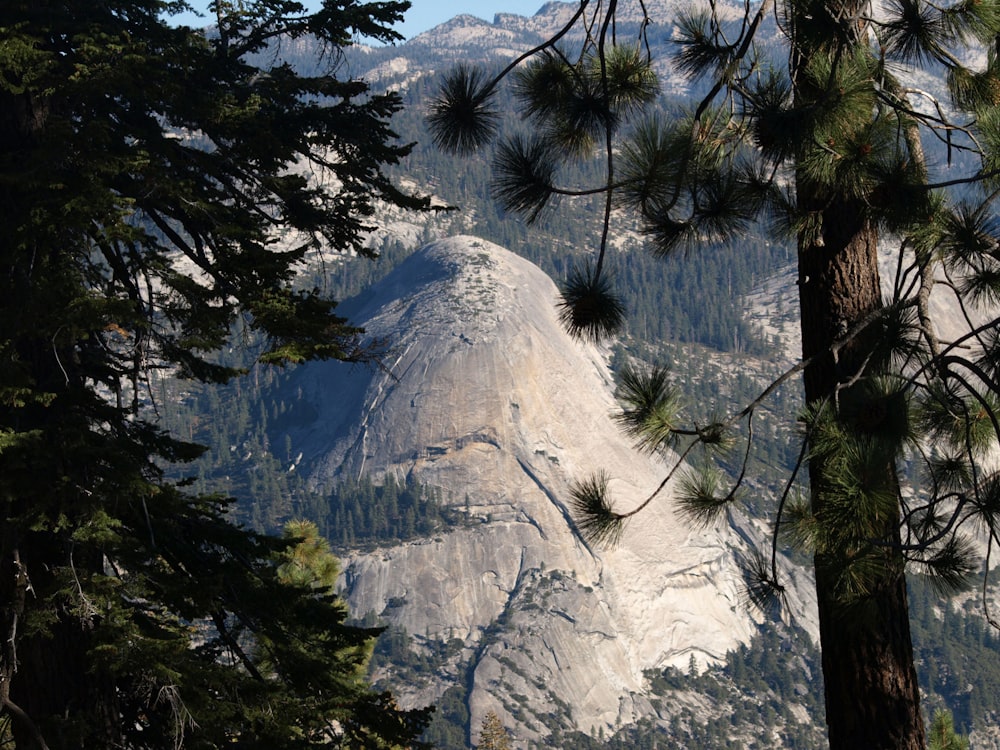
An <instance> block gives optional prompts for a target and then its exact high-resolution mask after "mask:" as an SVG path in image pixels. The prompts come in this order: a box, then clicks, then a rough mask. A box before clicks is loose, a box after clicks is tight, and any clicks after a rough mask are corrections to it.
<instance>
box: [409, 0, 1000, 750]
mask: <svg viewBox="0 0 1000 750" xmlns="http://www.w3.org/2000/svg"><path fill="white" fill-rule="evenodd" d="M626 7H627V10H625V8H626ZM659 13H660V11H659V10H658V6H657V4H655V3H652V2H646V3H642V2H639V3H631V2H630V3H627V4H626V3H618V2H616V1H615V0H586V1H583V2H580V3H579V4H578V8H577V12H576V13H575V15H573V17H572V18H571V19H570V20H569V21H568V22H567V23H566V25H565V27H564V28H563V29H561V30H560V31H559V33H558V34H556V35H555V36H554V37H553V38H552V39H551V40H549V41H547V42H545V43H543V44H541V45H540V46H539V47H538V48H536V49H533V50H530V51H528V52H527V53H525V54H524V55H522V56H521V57H520V58H519V59H518V60H516V61H514V62H513V63H512V64H511V65H510V66H509V67H508V68H506V69H505V70H503V71H502V72H500V73H499V74H498V75H496V76H495V77H489V76H486V75H484V74H482V73H480V72H478V71H472V70H469V69H464V68H463V69H459V70H457V71H455V72H454V73H452V74H451V75H449V76H448V77H447V79H446V81H445V83H444V85H443V86H442V88H441V90H440V93H439V95H438V97H437V98H436V99H435V101H433V102H432V104H431V109H430V115H429V119H430V123H431V126H432V128H433V129H434V133H435V138H436V140H437V142H438V144H439V145H440V146H442V147H445V148H449V149H452V150H454V151H457V152H466V151H470V150H473V149H475V148H479V147H481V146H483V145H485V144H487V143H490V142H492V140H493V139H494V137H495V134H496V132H497V113H496V111H495V110H494V107H493V105H492V103H491V101H492V97H493V96H494V94H495V93H496V92H497V91H498V88H499V86H500V84H501V83H502V82H503V81H505V80H508V79H511V80H512V83H513V90H514V94H515V96H516V97H518V98H519V99H520V100H521V103H522V107H521V111H523V112H524V113H525V117H526V119H527V121H528V124H529V125H530V128H529V130H530V132H531V133H532V135H530V136H522V135H515V136H512V137H505V138H503V139H501V140H500V142H499V144H498V145H497V148H496V152H495V157H494V186H493V191H494V195H495V196H496V198H497V199H498V200H499V202H500V203H501V204H502V205H503V207H504V208H505V209H507V210H510V211H516V212H519V213H521V214H523V215H524V216H526V217H527V218H528V219H529V221H530V220H534V219H535V218H536V217H537V216H538V215H539V214H540V213H541V212H542V211H544V210H547V209H548V208H549V206H550V204H551V203H553V202H554V199H557V198H563V199H565V198H569V197H573V196H578V197H584V196H595V195H603V196H604V199H605V204H604V206H605V221H604V233H603V236H602V237H601V238H600V239H599V240H598V239H596V238H595V243H594V245H595V252H594V261H593V263H592V264H591V265H590V266H589V267H588V268H586V269H585V270H583V271H580V272H578V273H576V274H575V275H573V276H571V277H570V278H569V279H568V280H567V281H566V282H565V283H564V285H563V289H562V302H561V310H562V315H563V320H564V322H565V323H566V325H567V326H568V328H569V330H570V331H572V332H573V333H575V334H576V335H578V336H580V337H584V338H591V339H603V338H605V337H607V336H610V335H612V334H614V333H616V332H617V331H619V330H620V328H621V325H622V316H623V307H622V305H621V303H620V301H619V300H618V298H617V297H616V296H615V292H614V289H613V287H612V284H611V282H610V279H609V266H612V265H613V257H612V255H610V254H609V253H608V252H607V250H608V231H609V227H610V222H611V219H612V217H613V215H614V214H613V210H614V209H622V210H626V211H629V212H631V215H633V216H637V217H638V221H639V222H640V224H641V229H642V231H643V232H644V233H645V235H646V238H647V240H648V245H649V247H650V248H651V250H652V251H653V252H654V253H656V254H657V255H660V256H664V257H669V256H673V255H676V254H679V253H682V252H689V253H694V252H707V251H709V248H710V247H711V246H712V245H713V244H718V243H724V242H727V241H730V240H731V239H732V238H734V237H740V236H743V235H745V234H746V233H747V232H748V231H751V230H752V229H753V228H754V227H755V226H762V227H763V228H764V229H765V231H770V232H772V233H773V234H774V235H776V236H781V237H789V238H792V239H793V240H794V241H795V242H796V243H797V247H798V255H797V259H798V278H797V283H798V289H799V302H800V320H801V332H802V359H801V360H800V362H799V363H798V364H797V365H796V366H795V367H794V368H793V369H792V370H791V371H789V372H788V373H786V374H785V375H784V376H783V377H782V378H781V379H780V380H779V381H778V382H777V383H775V384H774V385H773V386H772V387H770V388H768V389H766V390H765V391H764V392H763V393H761V395H760V397H759V398H758V399H756V400H754V401H753V402H752V403H750V404H747V405H746V407H745V408H744V409H742V410H741V411H740V412H739V413H737V414H734V415H732V416H730V417H726V418H723V419H719V420H718V421H716V422H713V423H710V424H700V425H694V424H690V422H689V421H688V420H690V417H689V418H687V420H686V419H685V416H684V414H683V410H682V408H681V402H680V398H679V396H678V393H677V391H676V390H675V389H674V387H673V386H672V385H671V383H670V378H669V373H668V372H667V371H666V370H665V369H664V368H661V367H654V368H649V369H646V370H644V369H641V368H633V369H631V370H626V372H625V373H624V375H623V378H622V383H621V387H620V391H619V395H620V398H621V401H622V405H623V411H622V413H621V415H620V418H621V423H622V425H623V427H624V428H625V429H626V430H627V431H628V432H629V433H630V434H631V435H633V436H634V437H635V439H636V441H637V443H638V445H639V447H640V448H641V449H644V450H648V451H649V452H651V453H652V452H662V453H663V454H664V455H666V456H668V457H673V458H671V459H670V460H672V461H673V462H674V466H675V468H674V470H671V471H670V475H669V476H668V477H667V479H670V478H671V477H672V476H673V475H674V474H675V472H677V471H678V470H680V472H679V476H681V477H682V479H681V481H679V482H675V483H673V486H674V487H675V489H674V491H673V494H674V495H675V496H676V498H677V500H678V502H679V504H680V510H681V512H683V513H685V514H687V515H688V516H690V517H691V518H693V519H695V520H696V521H699V522H705V523H710V522H712V521H713V520H714V519H716V518H717V517H719V516H720V514H721V515H724V514H725V512H726V509H727V508H730V507H732V506H733V504H734V503H736V502H738V501H739V498H740V496H741V494H742V493H743V492H744V491H745V490H744V479H745V478H746V466H747V463H746V462H747V460H748V457H749V456H750V455H751V452H752V449H753V446H752V442H750V440H749V439H748V444H747V445H746V446H744V447H743V448H742V449H741V450H743V451H745V452H744V453H743V461H744V463H743V469H742V470H741V471H740V472H739V475H738V477H737V478H736V479H735V480H733V481H732V483H731V484H730V485H729V486H726V481H724V480H722V479H721V474H719V473H718V472H717V471H710V472H707V473H692V472H688V471H687V470H683V469H682V468H681V461H683V460H684V459H685V458H686V457H688V456H689V455H690V454H691V451H692V450H694V449H695V448H699V449H708V450H709V451H711V450H718V449H724V448H725V447H726V446H727V445H729V444H731V440H732V438H733V432H734V428H736V427H738V426H739V425H740V423H744V424H745V426H746V428H747V429H746V430H745V434H749V435H751V436H752V434H753V432H752V424H751V423H752V420H753V416H754V412H755V410H756V409H757V408H758V407H759V406H760V404H761V403H763V402H764V400H766V399H767V398H768V396H769V395H770V394H771V393H772V392H773V391H774V388H775V387H776V386H777V385H780V384H781V383H783V382H785V381H787V380H788V379H789V378H791V377H793V376H798V375H799V374H801V375H802V377H803V383H804V391H805V400H806V404H807V406H806V411H805V413H804V414H801V415H793V414H789V415H788V418H789V419H790V420H798V421H800V422H801V426H802V432H803V436H804V438H803V448H802V454H801V458H800V460H799V462H798V465H796V466H795V467H794V469H793V470H792V472H791V476H790V477H789V479H788V484H787V486H786V488H785V489H784V491H783V492H780V493H778V496H777V497H775V498H774V505H773V507H774V514H775V515H774V520H775V529H776V530H781V531H787V532H788V534H789V538H790V539H791V540H792V541H793V542H795V543H796V544H799V545H801V546H802V547H804V548H806V549H808V550H810V551H811V552H812V553H813V555H814V563H815V576H816V591H817V598H818V601H819V618H820V636H821V642H822V643H821V645H822V652H823V674H824V681H825V688H826V720H827V725H828V728H829V738H830V744H831V747H833V748H835V749H836V750H856V749H857V748H870V749H881V750H890V749H891V750H918V749H919V748H923V746H924V720H923V717H922V716H921V712H920V706H919V691H918V686H917V680H916V675H915V671H914V668H913V656H912V648H911V642H910V630H909V619H908V603H907V599H906V596H907V595H906V581H905V573H906V570H907V569H908V568H909V569H911V570H917V571H919V572H922V573H928V574H931V575H932V576H933V577H934V579H935V580H936V581H938V582H939V583H940V584H941V585H942V586H944V587H950V586H959V585H962V584H963V583H964V582H965V581H966V580H967V578H968V576H969V575H970V574H971V573H972V572H973V571H975V570H976V568H977V565H978V564H979V562H980V561H979V560H978V558H977V554H976V552H975V550H974V548H973V546H972V544H971V542H970V539H969V538H968V536H967V534H969V533H978V534H982V538H983V539H985V540H986V542H987V544H988V547H987V553H986V563H987V567H988V563H989V557H990V554H991V553H992V550H993V545H994V544H995V543H996V542H997V541H998V539H1000V537H998V536H997V522H998V521H1000V518H998V515H997V514H998V511H1000V475H997V474H996V473H995V472H994V470H993V467H992V465H991V463H990V462H989V461H988V460H987V459H988V456H989V454H990V452H991V451H995V450H996V447H997V443H998V438H1000V421H998V419H997V408H996V406H997V404H998V396H1000V380H998V377H997V376H998V374H1000V371H998V363H1000V335H998V334H1000V328H998V323H1000V321H998V319H997V318H996V317H995V314H994V309H995V303H996V302H997V300H998V299H1000V224H998V221H997V218H996V197H997V195H998V193H997V191H998V188H1000V180H998V174H1000V173H998V169H997V168H998V166H1000V164H998V158H1000V151H998V148H1000V109H998V108H997V106H996V105H997V104H998V103H1000V99H998V98H997V95H996V92H997V91H998V90H1000V58H998V55H997V46H996V45H997V40H998V39H1000V4H998V3H997V2H996V1H995V0H983V1H981V2H980V1H979V0H977V1H976V2H965V1H964V0H958V1H956V2H948V3H944V4H941V3H930V2H925V1H924V0H891V2H887V3H883V4H880V5H879V6H878V7H877V8H876V7H874V6H873V5H872V4H869V3H867V2H859V1H858V0H763V1H762V2H761V3H757V4H747V5H746V6H739V7H735V6H729V5H723V4H720V3H714V2H713V3H706V4H705V5H704V7H702V8H700V9H696V10H694V11H692V12H691V13H688V14H683V15H682V16H681V17H680V18H678V19H676V20H675V19H674V17H673V15H672V14H671V17H666V15H664V16H663V17H660V16H659ZM657 22H659V23H661V24H663V25H666V24H670V23H675V30H676V35H675V41H676V43H675V46H674V55H673V63H674V65H675V67H676V69H679V70H680V71H682V72H684V73H686V74H688V75H689V76H690V77H691V78H692V79H696V80H697V81H698V82H700V83H701V84H703V87H702V88H701V89H700V90H701V91H707V94H705V95H704V97H703V98H701V99H700V100H699V101H697V102H694V103H693V104H692V108H691V111H690V113H689V114H688V115H686V116H683V117H678V118H676V119H670V120H668V119H667V118H665V117H664V116H662V115H660V114H657V113H656V111H655V107H654V106H653V104H654V102H655V99H656V97H657V81H656V77H655V75H654V73H653V69H652V62H651V60H650V55H651V49H652V48H651V46H650V44H649V40H648V39H647V37H646V30H647V28H648V27H649V25H650V24H652V23H657ZM765 50H768V51H770V56H767V55H766V54H765V52H764V51H765ZM968 61H976V62H975V63H974V64H973V63H970V62H968ZM920 69H929V70H933V71H936V72H939V73H940V74H941V80H942V81H946V83H947V85H946V86H942V91H941V95H942V96H943V97H945V100H942V101H939V100H938V99H936V98H935V96H934V95H933V94H932V93H931V92H928V91H926V90H923V89H919V88H916V87H915V86H914V85H913V84H911V83H908V82H907V81H908V76H909V74H910V73H912V72H913V71H915V70H920ZM931 146H933V149H931V148H930V147H931ZM925 147H928V148H927V152H928V153H932V154H934V155H935V156H934V158H933V159H928V158H927V157H926V156H925ZM594 158H596V159H599V160H601V161H602V162H603V163H604V165H605V179H604V182H603V183H602V184H600V185H592V186H566V185H561V184H559V182H558V178H559V168H560V165H562V164H564V163H565V162H567V161H568V160H573V159H594ZM956 188H960V190H958V189H956ZM881 252H884V253H885V254H886V255H888V254H890V253H892V254H894V257H893V258H892V261H891V264H889V265H888V266H887V267H888V268H890V269H891V274H892V276H891V278H889V279H887V280H885V283H883V279H882V278H881V277H880V271H879V263H878V261H879V254H880V253H881ZM935 287H936V288H937V293H938V294H940V295H941V296H942V297H946V296H950V297H951V303H952V304H953V305H954V309H955V310H956V311H957V312H956V313H955V315H954V316H953V319H950V320H948V321H947V323H948V325H947V326H946V327H945V326H942V325H941V323H942V321H941V320H939V319H935V317H934V316H933V314H932V308H931V306H930V295H931V292H932V290H933V289H935ZM702 302H703V301H699V303H702ZM671 450H672V451H675V452H670V451H671ZM677 456H680V458H679V459H678V458H677ZM806 468H807V469H808V480H807V482H805V484H807V488H808V489H807V492H806V494H807V495H808V500H805V501H801V500H797V498H796V488H797V487H798V486H799V485H800V475H804V474H805V473H806V471H805V469H806ZM667 479H665V480H664V482H663V484H661V486H660V487H659V488H655V491H652V490H654V488H651V494H650V496H649V499H648V500H647V501H646V502H650V501H653V500H654V499H655V498H656V497H657V495H658V494H659V493H661V492H662V491H663V490H664V488H665V487H666V486H667V485H668V481H667ZM607 488H608V481H607V476H606V475H605V474H603V473H598V474H595V476H593V477H592V478H590V479H586V480H584V481H581V482H580V483H579V484H578V485H577V487H576V490H575V493H574V498H573V501H574V504H575V506H576V509H577V518H578V523H579V526H580V528H581V530H582V531H583V532H584V533H586V534H589V535H590V536H592V537H594V538H595V539H598V540H603V541H608V542H614V541H616V540H617V539H618V537H619V535H620V532H621V528H622V524H623V523H625V522H626V520H627V519H628V518H630V517H631V516H632V515H634V514H635V513H637V512H640V511H641V507H642V506H640V507H638V508H633V509H629V508H619V507H616V506H615V504H614V503H613V501H612V499H611V498H610V497H609V494H608V489H607ZM642 505H643V506H644V505H645V503H643V504H642ZM776 535H777V531H776ZM776 550H777V536H776V537H775V544H774V548H773V549H772V550H771V551H770V554H766V553H765V554H762V555H761V556H760V557H759V558H758V559H757V560H756V561H755V562H754V563H752V564H751V565H750V569H748V571H747V582H748V593H749V594H750V596H751V598H753V599H754V600H755V601H757V602H758V603H761V604H766V603H767V602H769V601H772V600H780V598H781V596H782V591H783V589H782V582H781V580H780V578H779V572H778V568H777V564H776V560H775V555H776ZM985 585H986V584H985V581H984V591H985ZM984 604H985V597H984ZM987 616H988V617H989V613H988V611H987ZM991 621H992V620H991Z"/></svg>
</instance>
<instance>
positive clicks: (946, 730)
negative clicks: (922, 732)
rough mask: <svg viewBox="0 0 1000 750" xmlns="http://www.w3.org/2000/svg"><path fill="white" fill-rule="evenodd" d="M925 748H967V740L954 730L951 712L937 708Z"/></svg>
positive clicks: (965, 749) (938, 749) (961, 749)
mask: <svg viewBox="0 0 1000 750" xmlns="http://www.w3.org/2000/svg"><path fill="white" fill-rule="evenodd" d="M927 740H928V741H927V750H969V741H968V740H967V739H966V738H964V737H962V736H961V735H960V734H958V732H956V731H955V722H954V720H953V719H952V716H951V712H950V711H945V710H942V709H938V710H937V711H935V712H934V720H933V721H932V722H931V729H930V732H929V736H928V738H927Z"/></svg>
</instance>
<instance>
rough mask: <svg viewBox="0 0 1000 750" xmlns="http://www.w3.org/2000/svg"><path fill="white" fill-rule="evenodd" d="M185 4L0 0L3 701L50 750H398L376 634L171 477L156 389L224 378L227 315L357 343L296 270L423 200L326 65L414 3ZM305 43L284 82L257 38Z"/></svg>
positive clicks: (383, 130) (286, 349) (263, 329)
mask: <svg viewBox="0 0 1000 750" xmlns="http://www.w3.org/2000/svg"><path fill="white" fill-rule="evenodd" d="M185 7H186V6H185V4H183V3H164V2H158V1H157V0H149V1H148V2H69V3H52V2H47V1H43V2H30V3H29V2H10V3H5V4H4V5H3V6H2V9H0V224H2V225H3V227H4V233H3V236H2V238H0V279H2V281H0V505H2V512H3V517H4V527H3V532H2V534H0V572H2V575H0V578H2V581H3V583H2V584H0V604H2V606H0V612H2V614H0V631H2V633H3V639H2V640H3V644H4V645H3V647H2V648H0V683H2V689H0V713H2V714H3V717H4V718H5V719H7V720H9V724H8V726H9V729H10V733H11V737H12V738H13V740H14V742H15V743H16V745H17V746H18V747H36V746H48V747H50V748H52V749H53V750H56V749H57V748H68V747H132V748H168V747H175V746H178V745H180V744H182V743H183V745H184V746H185V747H190V748H208V747H222V746H225V747H245V748H291V747H307V746H310V747H312V746H316V745H327V746H331V745H332V746H365V747H390V746H399V745H406V744H410V742H411V741H412V739H413V738H414V737H416V736H418V735H419V733H420V732H421V731H422V728H423V726H424V725H425V724H426V722H427V720H428V716H427V714H426V712H422V711H417V712H403V711H400V710H398V709H397V708H396V707H395V705H394V703H393V702H392V699H391V697H390V696H388V695H385V694H378V693H375V692H373V691H372V690H371V689H370V688H369V687H368V686H367V685H366V684H365V683H364V681H363V680H361V679H359V677H358V667H359V665H360V663H361V662H362V661H363V658H362V657H361V655H362V654H363V652H364V648H365V643H366V642H367V641H369V640H370V639H371V637H372V636H373V635H374V633H373V632H372V631H370V630H366V629H359V628H356V627H351V626H348V625H346V623H345V618H346V613H345V611H344V608H343V605H342V604H341V603H340V602H338V601H337V600H336V598H335V597H333V596H332V594H331V592H330V591H329V590H328V589H324V590H321V591H320V590H317V589H316V588H315V587H313V586H300V585H297V584H295V583H292V582H290V581H288V580H286V579H284V578H283V577H282V575H281V574H280V573H279V571H278V566H279V561H280V560H281V555H282V554H283V553H284V552H286V551H287V550H288V548H289V546H290V545H293V544H294V542H293V541H292V540H284V541H282V540H277V539H272V538H269V537H265V536H261V535H258V534H255V533H252V532H249V531H247V530H245V529H244V528H242V527H239V526H236V525H234V524H233V523H231V521H230V520H228V512H229V507H230V501H229V500H228V499H226V497H224V496H221V495H213V494H203V495H196V494H192V493H189V491H188V490H187V489H185V487H184V486H183V483H175V482H173V481H171V480H170V479H168V478H166V477H165V474H164V467H165V466H166V465H168V464H171V463H174V462H185V461H190V460H192V459H193V458H195V457H197V456H198V455H199V454H200V453H201V448H200V447H199V446H198V445H197V444H196V443H195V442H194V441H193V440H191V439H189V438H190V437H191V435H176V434H170V433H168V432H166V431H165V430H164V429H163V426H162V425H160V424H158V423H157V422H156V421H155V420H156V412H155V403H154V395H155V394H156V393H157V391H158V385H159V382H160V379H161V378H162V377H164V376H165V375H166V374H168V373H169V374H177V375H179V376H180V377H182V378H189V379H194V380H204V381H209V382H223V381H226V380H228V379H230V378H232V377H233V376H234V375H236V374H237V373H238V372H240V370H241V368H242V366H243V364H242V363H235V362H226V361H225V360H223V359H220V358H219V357H218V356H217V351H218V350H219V349H220V348H222V347H224V346H226V345H227V344H228V343H229V340H230V334H231V332H232V330H233V327H234V325H236V324H239V325H240V326H241V327H242V328H243V330H244V331H246V332H247V333H248V334H252V335H254V336H257V337H258V339H257V340H259V341H260V342H261V347H260V349H259V351H257V352H255V355H256V356H255V359H256V360H257V361H259V362H265V363H288V362H299V361H303V360H307V359H316V358H329V357H333V358H338V359H348V360H354V361H360V360H365V359H368V358H369V357H370V355H371V353H370V352H369V351H368V350H366V348H365V347H363V346H361V345H359V336H358V334H359V332H358V331H357V330H356V329H355V328H353V327H352V326H351V325H350V324H349V323H348V322H347V321H345V320H344V319H343V318H341V317H339V316H338V315H336V314H335V308H336V302H335V301H334V300H333V299H332V298H330V297H329V296H327V294H326V293H325V292H324V291H323V290H322V288H321V287H317V288H315V289H314V288H310V287H308V286H306V287H301V286H296V284H295V281H296V277H297V274H298V273H299V272H300V270H302V269H303V268H304V265H305V263H306V262H307V261H308V260H310V258H311V257H319V256H322V255H323V254H333V253H347V252H351V251H354V252H356V253H358V254H361V255H365V254H367V250H366V248H365V246H364V244H363V240H362V234H363V232H364V230H365V229H366V228H367V226H368V222H369V221H370V216H371V215H372V213H373V211H374V205H375V202H376V201H377V200H386V201H388V202H390V203H392V204H395V205H398V206H408V207H419V206H421V205H423V204H424V201H421V200H417V199H415V198H412V197H409V196H406V195H404V194H403V193H401V192H400V191H399V190H398V189H397V188H396V187H395V186H394V185H393V183H392V182H391V181H390V179H389V178H388V177H387V176H386V174H385V169H386V168H387V167H388V166H390V165H392V164H395V163H397V162H398V161H399V160H400V159H401V158H403V157H404V156H405V154H406V153H407V148H406V147H405V146H402V145H400V144H397V143H396V142H395V138H394V134H393V132H392V130H391V129H390V126H389V118H390V116H391V115H392V114H393V113H394V112H396V111H397V110H398V109H399V107H400V102H399V100H398V98H397V97H395V96H394V95H377V94H373V93H371V92H370V91H369V90H368V87H367V85H366V84H365V83H364V82H363V81H359V80H352V79H350V78H347V77H344V76H343V75H342V71H340V70H338V68H337V63H338V62H339V61H340V52H339V48H340V46H341V45H343V44H345V43H346V42H348V41H349V39H350V37H351V35H352V34H355V33H361V34H368V35H371V36H374V37H376V38H381V39H384V40H391V39H393V38H395V35H394V33H393V32H392V31H391V30H390V26H391V25H392V24H393V23H394V22H395V21H396V20H398V19H399V16H400V13H401V12H402V11H403V10H404V9H405V7H407V6H406V4H405V3H395V2H387V3H378V4H374V5H365V6H362V5H359V4H357V3H354V2H346V3H334V2H328V3H324V4H323V6H322V7H321V8H319V9H318V10H317V11H315V12H313V13H306V12H305V10H304V8H303V6H302V5H300V4H299V3H297V2H291V1H289V0H266V1H265V2H260V3H252V4H240V5H239V7H238V8H237V7H236V6H235V5H234V4H232V3H227V2H218V3H216V4H214V6H213V7H214V10H215V11H216V20H217V21H218V25H217V33H215V34H213V35H210V36H206V35H205V34H204V33H203V32H201V31H196V30H192V29H190V28H186V27H178V26H174V25H171V24H170V23H169V22H168V18H167V16H168V15H169V14H170V13H171V12H173V11H178V10H183V9H184V8H185ZM306 37H315V38H316V39H317V40H318V44H320V45H323V46H324V47H325V50H326V55H327V56H326V58H325V60H326V63H325V64H324V65H321V66H317V67H316V68H315V70H314V71H313V72H312V73H309V74H300V73H298V72H296V71H295V70H294V69H293V68H292V67H291V66H290V65H288V64H286V62H285V61H284V60H283V59H282V58H281V55H280V52H276V50H280V45H279V44H278V42H279V40H289V41H290V40H296V39H304V38H306ZM255 61H256V62H255ZM309 170H313V171H318V172H322V173H324V174H325V175H326V176H327V177H328V178H329V180H330V181H329V182H328V183H325V184H321V183H318V182H313V181H310V180H307V179H306V177H305V176H304V175H305V174H306V173H307V172H308V171H309ZM331 185H335V187H331ZM228 447H229V446H225V449H226V450H228Z"/></svg>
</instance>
